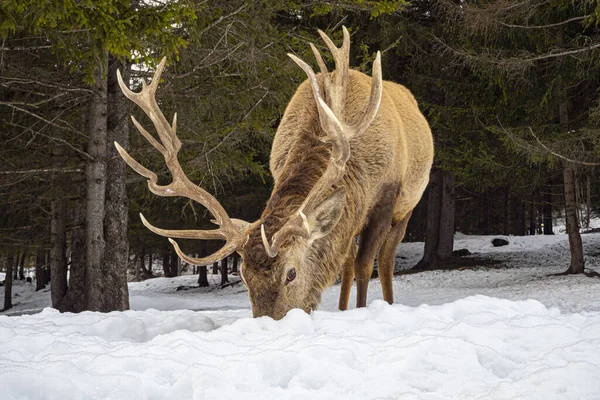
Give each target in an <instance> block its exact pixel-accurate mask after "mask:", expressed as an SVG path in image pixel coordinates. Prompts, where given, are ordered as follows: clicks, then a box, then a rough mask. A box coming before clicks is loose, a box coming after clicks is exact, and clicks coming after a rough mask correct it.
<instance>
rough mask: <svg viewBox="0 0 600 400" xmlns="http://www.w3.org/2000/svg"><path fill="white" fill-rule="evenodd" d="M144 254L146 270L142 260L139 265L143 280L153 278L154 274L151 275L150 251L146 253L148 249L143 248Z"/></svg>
mask: <svg viewBox="0 0 600 400" xmlns="http://www.w3.org/2000/svg"><path fill="white" fill-rule="evenodd" d="M144 252H146V253H148V268H146V265H145V261H144V260H142V263H141V264H140V265H141V266H142V272H143V275H144V279H148V278H152V277H154V274H153V273H152V250H150V251H148V249H146V248H145V247H144ZM144 258H145V257H144Z"/></svg>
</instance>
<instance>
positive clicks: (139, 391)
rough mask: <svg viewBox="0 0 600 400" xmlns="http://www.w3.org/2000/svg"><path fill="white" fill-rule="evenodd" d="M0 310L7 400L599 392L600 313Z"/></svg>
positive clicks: (472, 300)
mask: <svg viewBox="0 0 600 400" xmlns="http://www.w3.org/2000/svg"><path fill="white" fill-rule="evenodd" d="M248 317H249V312H248V311H228V312H226V311H219V312H192V311H176V312H158V311H144V312H142V311H129V312H125V313H110V314H100V313H90V312H86V313H82V314H80V315H77V316H75V315H69V314H62V315H61V314H58V313H57V312H55V311H53V310H45V311H44V312H42V313H40V314H36V315H27V316H21V317H5V316H0V384H1V386H2V392H3V394H2V398H3V399H5V400H8V399H50V398H60V399H265V398H285V399H287V398H294V399H337V398H340V399H341V398H344V399H375V398H379V399H381V398H402V399H421V398H423V399H475V398H485V399H507V398H518V397H522V398H527V399H544V400H548V399H581V400H583V399H598V393H600V313H598V312H583V313H574V314H563V313H561V312H560V311H559V310H558V309H556V308H550V309H548V308H546V307H545V306H544V305H542V304H541V303H539V302H537V301H534V300H528V301H516V302H513V301H509V300H500V299H495V298H490V297H485V296H473V297H468V298H465V299H462V300H458V301H455V302H453V303H448V304H444V305H440V306H427V305H422V306H419V307H408V306H402V305H394V306H390V305H388V304H387V303H385V302H382V301H375V302H373V303H372V304H371V305H370V306H369V307H368V308H365V309H358V310H351V311H347V312H324V311H321V312H315V313H314V314H312V315H307V314H305V313H304V312H302V311H299V310H292V311H291V312H290V313H289V314H288V315H287V317H285V318H284V319H283V320H282V321H273V320H271V319H270V318H259V319H251V318H248Z"/></svg>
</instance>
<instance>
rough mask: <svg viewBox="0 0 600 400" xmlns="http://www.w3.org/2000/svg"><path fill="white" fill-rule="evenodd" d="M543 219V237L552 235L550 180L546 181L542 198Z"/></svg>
mask: <svg viewBox="0 0 600 400" xmlns="http://www.w3.org/2000/svg"><path fill="white" fill-rule="evenodd" d="M542 203H543V204H544V205H543V207H542V213H543V219H544V235H554V232H553V230H552V179H548V183H547V184H546V189H545V190H544V195H543V198H542Z"/></svg>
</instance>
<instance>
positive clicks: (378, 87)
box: [354, 51, 383, 134]
mask: <svg viewBox="0 0 600 400" xmlns="http://www.w3.org/2000/svg"><path fill="white" fill-rule="evenodd" d="M382 90H383V81H382V77H381V53H380V52H379V51H378V52H377V56H376V57H375V61H374V62H373V73H372V77H371V94H370V96H369V104H368V105H367V109H366V111H365V114H364V115H363V117H362V119H361V120H360V122H359V123H358V124H356V125H355V127H354V132H355V134H361V133H362V132H364V131H366V130H367V128H368V127H369V126H370V125H371V122H373V120H374V119H375V115H377V111H378V110H379V106H380V104H381V95H382Z"/></svg>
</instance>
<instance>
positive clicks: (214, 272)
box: [212, 261, 219, 275]
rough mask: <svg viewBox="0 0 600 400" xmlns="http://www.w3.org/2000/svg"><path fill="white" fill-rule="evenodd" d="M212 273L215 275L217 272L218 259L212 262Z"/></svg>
mask: <svg viewBox="0 0 600 400" xmlns="http://www.w3.org/2000/svg"><path fill="white" fill-rule="evenodd" d="M212 273H213V275H216V274H218V273H219V262H218V261H215V262H214V263H213V267H212Z"/></svg>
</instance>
